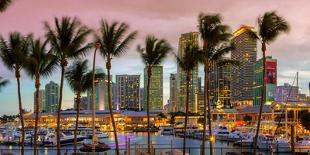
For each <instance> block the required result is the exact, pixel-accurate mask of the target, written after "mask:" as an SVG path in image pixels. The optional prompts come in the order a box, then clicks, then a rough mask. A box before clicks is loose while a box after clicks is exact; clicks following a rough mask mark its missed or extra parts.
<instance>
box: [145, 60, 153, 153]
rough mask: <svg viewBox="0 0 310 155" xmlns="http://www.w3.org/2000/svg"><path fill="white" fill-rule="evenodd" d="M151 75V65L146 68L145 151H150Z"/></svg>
mask: <svg viewBox="0 0 310 155" xmlns="http://www.w3.org/2000/svg"><path fill="white" fill-rule="evenodd" d="M151 76H152V66H151V65H149V66H148V68H147V96H146V114H147V152H148V153H151V135H150V130H151V129H150V128H151V125H150V83H151Z"/></svg>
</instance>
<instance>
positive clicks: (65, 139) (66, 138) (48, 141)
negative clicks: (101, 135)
mask: <svg viewBox="0 0 310 155" xmlns="http://www.w3.org/2000/svg"><path fill="white" fill-rule="evenodd" d="M76 139H77V143H81V142H83V140H84V139H85V137H84V136H81V135H77V137H76ZM73 143H74V135H65V134H64V133H61V134H60V145H62V146H63V145H71V144H73ZM43 144H44V146H56V144H57V142H56V135H55V134H54V133H48V134H47V135H46V137H45V139H44V141H43Z"/></svg>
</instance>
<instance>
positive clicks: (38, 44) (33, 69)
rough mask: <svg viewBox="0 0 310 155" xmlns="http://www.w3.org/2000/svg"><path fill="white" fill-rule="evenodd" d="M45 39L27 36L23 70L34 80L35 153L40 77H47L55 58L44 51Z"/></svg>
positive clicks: (54, 64)
mask: <svg viewBox="0 0 310 155" xmlns="http://www.w3.org/2000/svg"><path fill="white" fill-rule="evenodd" d="M46 43H47V42H46V41H45V42H42V41H41V40H40V39H36V40H35V39H33V37H32V36H30V37H29V51H30V54H29V57H28V59H27V61H26V62H27V63H26V66H25V70H26V72H27V73H28V75H29V76H30V77H31V78H33V79H34V80H35V89H36V92H35V104H36V106H35V107H36V109H35V113H36V115H35V126H34V147H33V149H34V150H33V151H34V152H33V153H34V154H36V153H37V152H36V148H37V130H38V119H39V89H40V85H41V83H40V78H41V76H43V77H48V76H50V75H51V74H52V72H53V71H54V70H55V69H56V64H57V61H56V60H57V59H56V57H55V56H54V55H52V54H47V52H46V48H45V47H46Z"/></svg>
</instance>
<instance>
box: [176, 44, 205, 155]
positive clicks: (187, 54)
mask: <svg viewBox="0 0 310 155" xmlns="http://www.w3.org/2000/svg"><path fill="white" fill-rule="evenodd" d="M201 56H202V55H201V51H200V50H199V49H198V47H197V46H193V45H192V44H186V45H185V51H184V54H183V55H181V56H175V57H176V59H177V64H178V66H180V68H181V69H182V70H183V71H184V72H185V74H186V106H185V125H184V139H183V155H185V151H186V128H187V119H188V106H189V85H190V81H191V77H192V71H193V69H194V68H195V67H196V66H197V65H198V62H199V61H200V59H201Z"/></svg>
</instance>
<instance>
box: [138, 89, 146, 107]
mask: <svg viewBox="0 0 310 155" xmlns="http://www.w3.org/2000/svg"><path fill="white" fill-rule="evenodd" d="M139 91H140V92H139V95H140V97H139V98H140V99H139V102H140V103H139V111H141V110H142V109H145V104H144V103H145V97H144V95H145V94H144V88H140V89H139Z"/></svg>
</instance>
